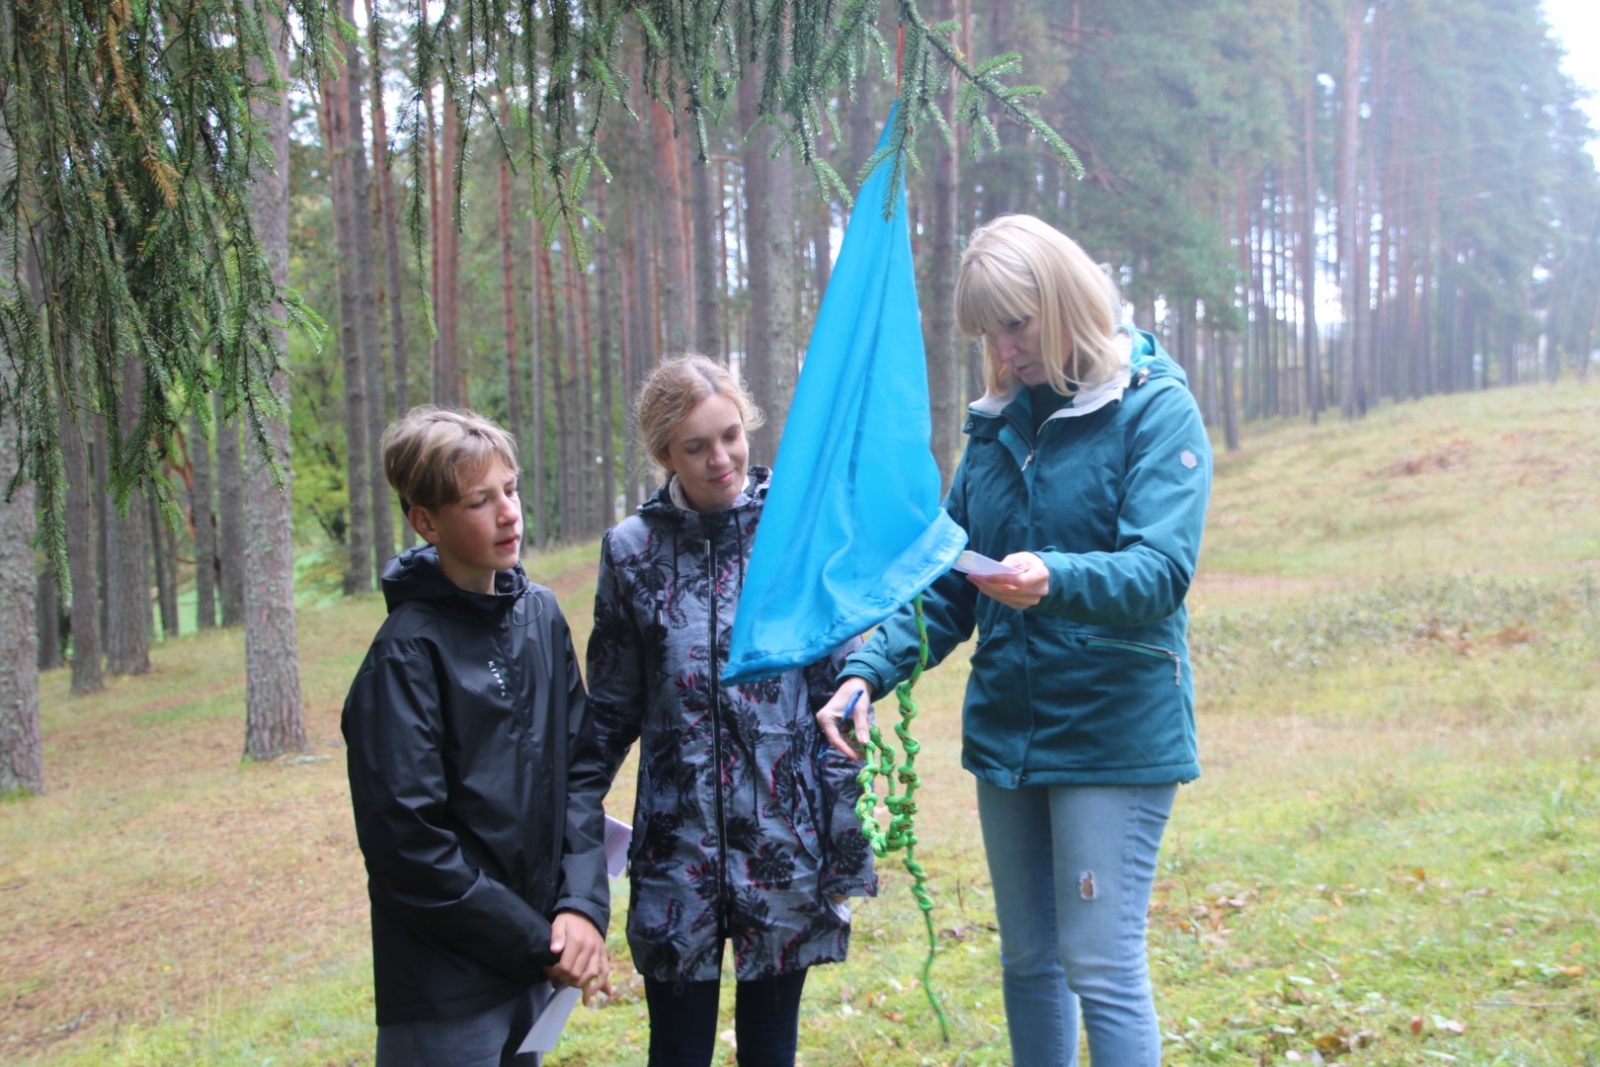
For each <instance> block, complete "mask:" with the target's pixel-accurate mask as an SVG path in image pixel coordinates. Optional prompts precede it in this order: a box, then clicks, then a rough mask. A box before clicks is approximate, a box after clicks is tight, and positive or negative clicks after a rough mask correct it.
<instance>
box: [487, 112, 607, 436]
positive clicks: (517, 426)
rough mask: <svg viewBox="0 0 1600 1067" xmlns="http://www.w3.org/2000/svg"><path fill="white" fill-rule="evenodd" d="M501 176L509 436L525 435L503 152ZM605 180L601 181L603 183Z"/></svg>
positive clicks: (504, 118) (504, 116) (504, 119)
mask: <svg viewBox="0 0 1600 1067" xmlns="http://www.w3.org/2000/svg"><path fill="white" fill-rule="evenodd" d="M510 123H511V105H510V104H509V103H507V101H506V96H505V91H504V90H503V89H502V90H501V92H500V124H501V125H502V126H509V125H510ZM496 170H497V171H498V172H499V179H500V334H501V339H502V341H503V342H504V344H505V354H506V419H507V421H508V422H510V426H509V427H508V429H509V430H510V431H511V436H512V437H513V438H515V439H516V440H518V441H524V440H526V439H527V437H526V433H525V428H524V427H523V425H522V370H521V368H520V367H519V366H518V361H517V271H516V259H515V257H514V255H513V254H512V243H511V161H510V160H509V159H507V158H506V157H505V156H504V154H502V155H501V156H500V160H499V165H498V166H497V167H496ZM602 184H604V183H602Z"/></svg>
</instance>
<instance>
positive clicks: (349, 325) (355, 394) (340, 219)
mask: <svg viewBox="0 0 1600 1067" xmlns="http://www.w3.org/2000/svg"><path fill="white" fill-rule="evenodd" d="M346 81H348V79H347V78H336V79H330V80H329V81H328V82H327V84H325V85H324V86H323V91H324V94H325V95H324V96H323V98H322V100H321V106H320V107H319V109H318V112H317V113H318V116H319V117H320V118H321V120H322V134H323V139H324V141H325V143H326V144H327V149H328V168H329V174H330V177H331V179H332V181H331V183H330V184H331V186H332V189H333V231H334V242H335V246H336V248H337V254H338V263H337V264H336V273H337V275H338V281H339V352H340V355H341V356H342V359H341V364H342V367H343V375H344V447H345V455H344V481H345V495H346V499H347V500H348V502H349V517H350V520H349V522H347V523H345V533H344V536H345V570H344V594H345V596H355V595H357V594H362V593H367V592H370V591H371V589H372V544H371V541H370V538H371V536H372V517H371V514H370V512H369V510H368V509H369V508H370V507H371V504H372V487H371V483H370V482H369V481H368V480H367V394H366V388H367V382H366V374H365V373H364V369H363V367H362V366H361V342H360V322H359V318H358V315H359V313H358V312H357V310H356V282H355V276H354V262H355V256H356V249H355V236H354V234H353V232H352V231H353V230H354V228H355V210H354V209H355V202H354V201H353V200H352V199H351V189H350V154H351V153H350V151H349V148H350V141H349V134H348V118H349V110H348V108H347V107H346V105H345V102H344V97H343V88H344V85H345V83H346ZM362 214H363V215H364V214H365V213H364V212H363V213H362Z"/></svg>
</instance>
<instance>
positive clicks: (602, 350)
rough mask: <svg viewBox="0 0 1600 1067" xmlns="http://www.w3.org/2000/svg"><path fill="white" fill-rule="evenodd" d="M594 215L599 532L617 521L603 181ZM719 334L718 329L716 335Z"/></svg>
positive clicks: (598, 184) (596, 193)
mask: <svg viewBox="0 0 1600 1067" xmlns="http://www.w3.org/2000/svg"><path fill="white" fill-rule="evenodd" d="M594 213H595V217H596V218H597V219H599V220H600V226H599V233H597V234H596V235H595V239H594V241H595V246H594V251H595V259H594V263H595V281H596V285H597V290H596V293H595V298H596V301H597V302H598V303H599V305H600V308H601V312H600V331H599V334H600V336H599V338H598V340H599V344H598V345H597V347H596V349H595V357H594V358H595V384H596V385H598V386H599V388H600V404H599V411H598V413H597V414H598V418H596V420H595V432H596V434H597V435H598V436H599V438H600V442H599V444H600V491H599V495H600V499H599V505H600V515H599V522H598V524H597V528H596V531H595V532H596V533H599V532H600V531H602V530H607V529H609V528H610V527H611V525H612V524H613V523H615V522H616V521H617V445H616V427H615V426H614V425H613V414H612V405H613V404H614V403H615V398H614V397H613V396H612V389H613V388H614V385H615V382H614V375H613V372H612V365H613V363H614V360H613V358H612V353H611V324H612V320H613V319H614V318H615V316H614V315H613V314H612V313H611V307H612V299H611V243H610V240H609V239H608V238H607V226H606V223H607V221H608V219H609V216H608V215H607V213H606V186H605V183H604V182H596V183H595V185H594ZM720 333H721V331H720V329H719V330H718V334H719V335H720Z"/></svg>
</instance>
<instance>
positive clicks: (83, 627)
mask: <svg viewBox="0 0 1600 1067" xmlns="http://www.w3.org/2000/svg"><path fill="white" fill-rule="evenodd" d="M59 410H60V413H61V460H62V466H63V469H64V471H65V474H66V477H67V567H68V568H69V570H70V572H71V578H72V603H71V605H70V612H71V628H72V695H73V696H86V695H88V694H89V693H98V692H100V690H102V689H104V688H105V675H104V673H103V668H102V664H101V658H102V652H103V648H102V645H101V642H100V635H101V633H102V630H101V629H100V595H99V589H100V581H99V571H100V568H99V565H98V562H97V554H96V552H95V531H96V530H97V529H98V528H99V519H98V517H97V516H96V514H95V493H94V478H93V475H91V474H90V471H89V448H88V446H87V445H86V444H85V443H84V440H83V427H82V426H79V425H78V424H77V423H76V422H74V421H73V419H72V418H71V416H70V414H69V413H68V411H67V406H66V404H65V403H62V404H60V407H59Z"/></svg>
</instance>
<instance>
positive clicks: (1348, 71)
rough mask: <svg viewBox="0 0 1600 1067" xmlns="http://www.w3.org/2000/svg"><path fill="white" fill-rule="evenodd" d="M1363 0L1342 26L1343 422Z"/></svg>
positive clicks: (1353, 376)
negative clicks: (1343, 31) (1343, 49)
mask: <svg viewBox="0 0 1600 1067" xmlns="http://www.w3.org/2000/svg"><path fill="white" fill-rule="evenodd" d="M1366 6H1367V5H1366V0H1349V3H1348V15H1349V20H1348V22H1347V24H1346V29H1345V45H1344V47H1345V54H1344V84H1343V100H1342V105H1341V123H1342V126H1341V133H1340V140H1339V277H1340V289H1341V294H1342V299H1341V304H1342V305H1343V308H1344V322H1343V323H1341V324H1340V327H1339V348H1340V350H1341V360H1342V362H1341V365H1340V371H1341V374H1342V376H1343V377H1342V383H1341V387H1340V390H1339V414H1340V415H1341V416H1342V417H1343V418H1345V419H1346V420H1350V419H1353V418H1355V417H1356V409H1357V403H1358V399H1359V398H1358V395H1357V390H1358V388H1359V386H1358V382H1357V374H1358V370H1357V365H1356V361H1357V359H1358V357H1359V353H1360V351H1361V349H1360V339H1359V336H1358V333H1359V329H1360V323H1359V320H1360V313H1359V311H1358V308H1357V303H1356V301H1357V299H1358V298H1359V289H1360V281H1359V278H1360V273H1359V271H1358V270H1357V269H1356V256H1357V254H1358V250H1357V246H1356V226H1357V220H1358V219H1359V217H1360V214H1361V209H1360V208H1359V207H1358V206H1357V204H1356V197H1357V189H1356V159H1357V153H1358V148H1359V140H1360V136H1361V111H1360V109H1361V30H1362V24H1363V20H1364V16H1365V14H1366Z"/></svg>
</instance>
